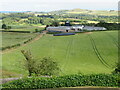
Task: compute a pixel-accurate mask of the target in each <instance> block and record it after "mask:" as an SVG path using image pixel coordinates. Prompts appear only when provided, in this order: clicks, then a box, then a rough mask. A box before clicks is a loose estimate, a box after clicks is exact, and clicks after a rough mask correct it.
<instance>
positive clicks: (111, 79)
mask: <svg viewBox="0 0 120 90" xmlns="http://www.w3.org/2000/svg"><path fill="white" fill-rule="evenodd" d="M76 86H104V87H120V86H119V85H118V74H114V75H113V74H108V75H106V74H96V75H67V76H59V77H51V78H50V77H46V78H45V77H32V78H24V79H20V80H15V81H12V82H9V83H6V84H3V87H4V88H31V89H33V88H34V89H43V88H58V87H76Z"/></svg>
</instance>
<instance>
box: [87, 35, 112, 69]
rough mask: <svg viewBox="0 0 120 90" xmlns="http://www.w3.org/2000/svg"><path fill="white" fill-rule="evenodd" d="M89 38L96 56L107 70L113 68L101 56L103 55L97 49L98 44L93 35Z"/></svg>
mask: <svg viewBox="0 0 120 90" xmlns="http://www.w3.org/2000/svg"><path fill="white" fill-rule="evenodd" d="M88 37H89V38H90V41H91V44H92V46H93V49H94V52H95V54H96V56H97V57H98V59H99V61H100V62H101V63H102V64H103V65H104V66H106V67H107V68H111V66H110V65H109V64H108V63H107V62H106V61H105V60H104V59H103V57H102V56H101V54H100V53H99V51H98V49H97V47H96V44H95V41H94V39H93V38H92V36H91V35H88Z"/></svg>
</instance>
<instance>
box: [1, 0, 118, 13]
mask: <svg viewBox="0 0 120 90" xmlns="http://www.w3.org/2000/svg"><path fill="white" fill-rule="evenodd" d="M118 1H119V0H0V4H1V5H0V6H1V7H0V11H54V10H61V9H75V8H81V9H91V10H117V9H118Z"/></svg>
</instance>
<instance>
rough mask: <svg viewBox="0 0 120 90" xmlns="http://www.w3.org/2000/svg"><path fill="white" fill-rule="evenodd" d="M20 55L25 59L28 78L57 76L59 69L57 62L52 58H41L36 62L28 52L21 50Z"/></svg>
mask: <svg viewBox="0 0 120 90" xmlns="http://www.w3.org/2000/svg"><path fill="white" fill-rule="evenodd" d="M21 53H22V54H23V55H24V57H25V67H26V69H27V70H28V72H29V76H32V75H36V76H39V75H48V76H51V75H58V74H59V70H60V69H59V67H58V64H57V62H55V61H53V59H52V58H50V57H49V58H46V57H45V58H43V59H42V60H40V61H38V60H36V59H35V58H33V56H32V54H31V52H30V51H26V50H21Z"/></svg>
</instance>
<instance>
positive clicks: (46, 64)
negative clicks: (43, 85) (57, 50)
mask: <svg viewBox="0 0 120 90" xmlns="http://www.w3.org/2000/svg"><path fill="white" fill-rule="evenodd" d="M59 70H60V69H59V67H58V64H57V62H55V61H53V59H52V58H50V57H48V58H47V57H44V58H43V59H42V60H41V61H40V63H39V64H37V65H36V69H35V74H37V75H48V76H51V75H58V74H59Z"/></svg>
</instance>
